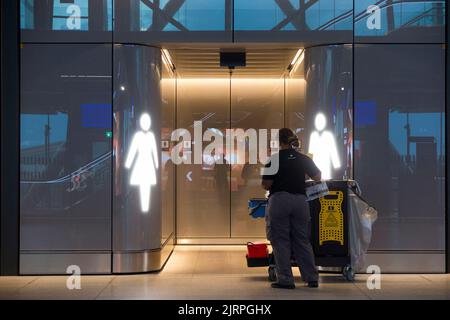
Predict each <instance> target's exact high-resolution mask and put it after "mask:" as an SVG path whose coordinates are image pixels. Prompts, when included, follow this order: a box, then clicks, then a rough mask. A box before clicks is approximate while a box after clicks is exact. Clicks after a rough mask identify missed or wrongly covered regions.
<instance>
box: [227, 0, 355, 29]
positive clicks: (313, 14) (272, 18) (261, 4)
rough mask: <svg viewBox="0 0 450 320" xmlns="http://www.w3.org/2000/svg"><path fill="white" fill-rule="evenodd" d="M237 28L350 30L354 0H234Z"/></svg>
mask: <svg viewBox="0 0 450 320" xmlns="http://www.w3.org/2000/svg"><path fill="white" fill-rule="evenodd" d="M234 7H235V17H234V21H235V22H234V28H235V30H237V31H244V30H247V31H257V30H267V31H269V30H272V31H280V30H285V31H292V30H352V27H353V25H352V16H353V15H352V14H353V0H310V1H305V0H296V1H293V0H291V1H288V0H281V1H276V0H259V1H257V2H255V1H247V0H235V4H234Z"/></svg>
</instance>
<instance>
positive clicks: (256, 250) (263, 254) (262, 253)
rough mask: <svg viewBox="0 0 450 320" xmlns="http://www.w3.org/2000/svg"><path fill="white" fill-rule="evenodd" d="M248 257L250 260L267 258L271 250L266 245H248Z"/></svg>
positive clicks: (250, 243)
mask: <svg viewBox="0 0 450 320" xmlns="http://www.w3.org/2000/svg"><path fill="white" fill-rule="evenodd" d="M247 256H248V257H249V258H267V257H268V256H269V248H268V247H267V244H265V243H252V242H249V243H247Z"/></svg>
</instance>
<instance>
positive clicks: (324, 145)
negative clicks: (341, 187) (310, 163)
mask: <svg viewBox="0 0 450 320" xmlns="http://www.w3.org/2000/svg"><path fill="white" fill-rule="evenodd" d="M314 125H315V127H316V130H317V131H313V133H311V137H310V139H309V150H308V152H309V153H311V154H312V155H313V160H314V162H315V164H316V165H317V167H318V168H319V169H320V171H321V172H322V179H331V166H333V168H334V169H338V168H340V167H341V161H340V160H339V155H338V152H337V148H336V142H335V140H334V136H333V134H332V133H331V132H330V131H326V130H324V129H325V127H326V125H327V120H326V118H325V116H324V115H323V114H322V113H318V114H317V115H316V119H315V121H314Z"/></svg>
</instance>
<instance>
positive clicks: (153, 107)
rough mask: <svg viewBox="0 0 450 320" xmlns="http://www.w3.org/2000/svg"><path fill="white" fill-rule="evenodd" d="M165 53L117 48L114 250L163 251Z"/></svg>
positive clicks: (141, 48) (115, 47)
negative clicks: (163, 85) (163, 54)
mask: <svg viewBox="0 0 450 320" xmlns="http://www.w3.org/2000/svg"><path fill="white" fill-rule="evenodd" d="M161 72H162V71H161V50H160V49H159V48H154V47H148V46H140V45H115V46H114V144H113V148H114V211H113V217H114V250H120V251H122V250H149V249H156V248H160V247H161V227H162V221H161V206H162V203H161V199H162V196H161V176H162V173H161V170H160V168H161V165H162V164H161V163H160V162H161V158H160V155H161V153H160V152H161V150H160V145H161V121H160V119H161V101H162V99H161Z"/></svg>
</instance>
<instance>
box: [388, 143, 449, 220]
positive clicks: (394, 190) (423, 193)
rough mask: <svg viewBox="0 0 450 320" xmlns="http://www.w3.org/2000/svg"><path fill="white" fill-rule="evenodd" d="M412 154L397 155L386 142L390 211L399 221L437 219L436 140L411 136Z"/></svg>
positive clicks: (438, 184)
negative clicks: (413, 152) (389, 161)
mask: <svg viewBox="0 0 450 320" xmlns="http://www.w3.org/2000/svg"><path fill="white" fill-rule="evenodd" d="M410 143H414V144H415V145H416V147H415V150H416V151H415V154H414V155H401V154H399V153H398V151H397V149H396V148H395V146H393V145H392V144H391V143H390V150H389V152H390V154H391V168H390V170H391V177H392V180H391V190H390V192H391V195H390V198H391V200H389V202H391V201H392V200H395V199H396V200H395V202H392V203H391V206H392V209H393V210H392V212H396V213H397V215H398V217H399V218H419V217H421V218H423V217H430V216H439V214H440V212H441V208H440V205H441V202H442V201H441V196H442V195H440V193H439V190H440V188H441V186H440V183H441V182H440V180H439V177H438V176H439V174H438V172H439V169H438V163H439V161H438V159H437V150H436V141H435V139H434V138H433V137H412V138H411V139H410Z"/></svg>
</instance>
